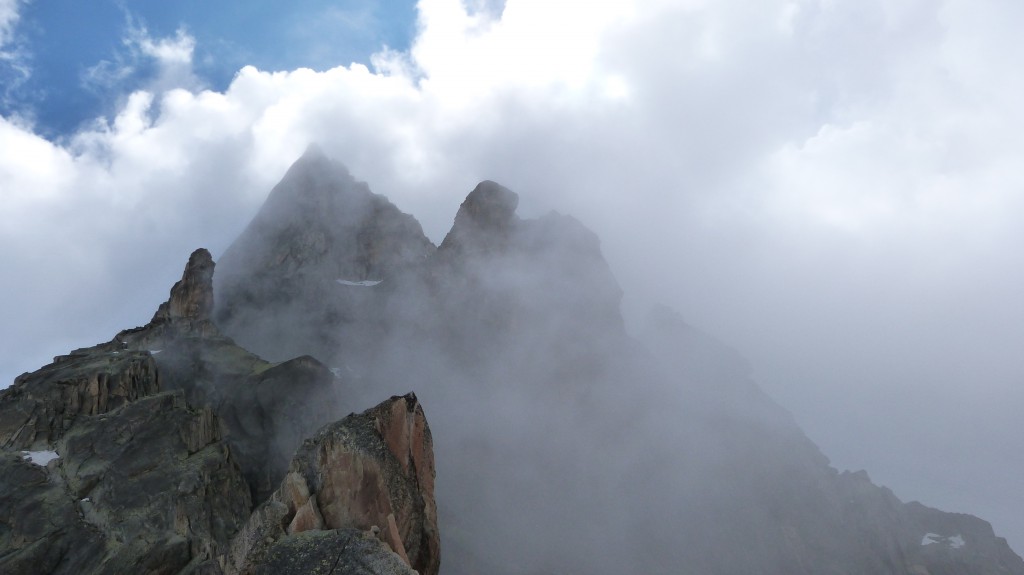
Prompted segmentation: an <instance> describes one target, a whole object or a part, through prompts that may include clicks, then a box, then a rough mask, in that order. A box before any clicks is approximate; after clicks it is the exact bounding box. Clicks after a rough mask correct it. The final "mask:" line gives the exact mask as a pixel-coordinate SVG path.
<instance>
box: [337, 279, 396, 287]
mask: <svg viewBox="0 0 1024 575" xmlns="http://www.w3.org/2000/svg"><path fill="white" fill-rule="evenodd" d="M336 281H337V282H338V283H340V284H341V285H343V286H359V287H373V286H375V285H377V284H379V283H380V282H382V281H384V280H360V281H351V280H336Z"/></svg>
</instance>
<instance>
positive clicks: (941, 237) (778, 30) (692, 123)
mask: <svg viewBox="0 0 1024 575" xmlns="http://www.w3.org/2000/svg"><path fill="white" fill-rule="evenodd" d="M481 6H482V5H481ZM481 6H475V8H476V9H473V10H471V9H467V7H466V5H465V4H464V3H461V2H458V1H456V0H423V1H421V2H420V4H419V11H420V15H419V32H418V36H417V38H416V40H415V42H414V43H413V45H412V47H411V49H410V50H409V51H408V52H395V51H382V52H381V53H379V54H378V55H376V56H375V57H374V59H373V61H372V66H373V67H372V68H368V67H366V66H363V65H360V64H353V65H349V66H339V67H335V68H332V69H327V70H324V71H321V72H315V71H313V70H309V69H296V70H291V71H278V72H268V71H263V70H258V69H256V68H253V67H246V68H243V69H241V70H239V71H238V73H237V75H236V76H235V78H234V80H233V81H232V82H231V84H230V86H228V88H227V89H226V90H224V91H223V92H217V91H211V90H206V89H203V87H202V84H201V82H200V81H199V80H198V79H196V78H195V76H194V73H193V71H192V68H191V57H192V53H193V51H194V49H195V40H194V39H192V38H191V37H190V36H189V35H188V34H187V32H185V31H184V30H182V31H179V32H178V33H177V34H176V35H174V36H172V37H170V38H153V37H151V36H150V35H149V34H148V33H147V32H146V30H145V28H144V27H135V28H132V29H130V31H129V33H128V34H127V35H126V55H125V57H124V60H123V61H119V62H118V61H115V62H114V63H112V64H110V66H111V70H108V71H107V72H112V76H111V78H112V80H111V81H110V85H111V86H121V87H122V88H123V87H124V86H125V85H126V84H125V83H123V82H121V79H122V77H121V76H118V73H116V72H117V71H118V70H121V69H125V67H129V68H131V70H130V73H135V68H134V66H137V65H138V63H139V62H149V63H151V64H153V65H154V66H155V70H156V71H155V73H153V74H151V75H150V76H147V78H148V81H146V82H143V83H142V84H141V85H142V88H141V89H138V90H135V91H133V92H131V93H129V94H127V95H126V96H125V98H124V99H123V102H122V103H121V104H120V105H119V107H118V108H117V110H116V113H114V114H111V116H110V117H109V118H106V119H102V120H101V121H98V122H96V123H94V124H92V125H90V126H88V127H86V128H85V129H83V130H82V131H80V132H78V133H77V134H75V135H73V136H72V137H69V138H67V139H66V140H62V141H60V142H53V141H48V140H46V139H44V138H42V137H40V136H38V135H36V134H34V133H33V132H32V130H31V128H30V127H28V126H26V125H24V123H19V121H18V120H17V119H16V118H13V117H6V118H2V119H0V149H3V150H4V154H2V155H0V201H2V204H3V205H4V216H5V222H4V225H3V226H0V265H2V266H3V269H4V270H5V276H6V277H11V278H16V281H11V282H6V283H5V285H4V287H3V288H0V289H2V292H0V301H2V302H3V303H2V304H0V305H2V306H3V313H4V317H6V318H8V320H7V322H6V326H7V327H6V328H5V329H6V333H8V334H12V335H10V336H9V337H10V340H12V341H16V342H17V344H16V345H11V346H6V349H5V350H4V351H3V356H2V358H0V372H2V373H5V374H7V375H6V379H7V380H10V379H11V378H12V377H13V375H15V374H16V373H17V372H20V371H23V370H29V369H35V368H36V367H38V366H39V365H41V364H43V363H45V362H46V361H48V356H51V355H55V354H57V353H63V352H65V351H67V350H68V349H70V348H72V347H75V346H80V345H87V344H91V343H94V342H95V341H97V340H101V339H106V338H107V337H109V336H110V335H111V334H113V333H115V332H116V331H117V330H119V329H121V328H124V327H126V326H129V325H135V324H141V323H144V322H145V321H146V320H147V319H148V317H149V315H150V314H151V313H152V311H153V309H155V305H156V303H157V302H160V301H163V300H164V299H165V298H166V293H167V290H168V289H169V286H170V285H171V284H172V283H173V282H174V281H175V280H176V279H177V278H176V275H177V274H178V273H179V272H180V265H181V263H182V262H184V261H185V259H186V258H187V255H188V253H189V252H190V251H191V250H192V249H193V248H195V247H198V246H201V245H202V246H207V247H209V248H211V249H212V250H213V252H214V254H215V255H219V254H220V253H222V252H223V250H224V248H225V247H226V246H227V244H228V242H230V241H231V239H232V238H233V237H234V236H235V235H236V234H237V233H238V232H239V231H240V230H241V229H242V227H243V226H244V225H245V223H246V222H247V221H248V219H249V218H250V217H251V216H252V214H253V213H254V211H255V209H256V208H257V207H258V205H259V203H260V201H262V198H263V197H264V196H265V194H266V193H267V191H268V190H269V189H270V187H271V186H272V185H273V183H274V182H275V181H276V180H277V179H278V178H280V176H281V175H282V174H283V172H284V170H285V169H286V167H287V166H288V165H289V164H290V163H291V162H292V161H293V160H294V159H295V158H296V157H297V156H298V155H299V154H301V152H302V151H303V150H304V149H305V147H306V146H307V144H308V143H309V142H314V141H315V142H318V143H319V144H320V145H321V147H322V148H323V149H324V150H325V151H326V152H327V153H328V154H329V155H331V156H333V157H335V158H338V159H339V160H341V161H343V162H345V163H346V164H347V165H348V166H349V168H350V169H351V171H352V173H353V174H355V175H356V176H357V177H359V178H361V179H365V180H367V181H368V182H369V183H370V185H371V187H372V188H373V189H374V191H376V192H378V193H383V194H386V195H388V196H389V197H391V198H392V199H393V200H394V201H395V202H396V203H397V204H398V205H399V206H400V207H401V208H402V209H404V210H405V211H408V212H411V213H413V214H415V215H416V216H417V218H419V219H420V220H421V221H422V222H423V224H424V228H425V230H426V231H427V233H428V234H429V235H430V236H431V237H432V238H433V239H434V240H435V241H438V240H440V238H441V237H442V236H443V234H444V232H445V231H447V228H448V226H449V225H450V224H451V219H452V217H453V215H454V213H455V210H456V209H457V207H458V205H459V203H460V202H461V200H462V198H463V196H464V194H465V193H467V192H468V191H469V190H470V189H472V187H473V185H474V184H475V183H476V182H477V181H478V180H481V179H485V178H489V179H494V180H497V181H500V182H502V183H503V184H505V185H506V186H508V187H510V188H512V189H514V190H516V191H517V192H519V193H520V195H521V196H522V202H521V209H522V211H524V212H525V215H537V214H540V213H543V212H545V211H547V210H549V209H557V210H559V211H562V212H568V213H572V214H573V215H575V216H577V217H578V218H579V219H580V220H582V221H583V222H585V223H586V224H587V225H589V226H590V227H592V228H593V229H595V231H597V233H598V234H599V235H600V236H601V237H602V240H603V249H604V251H605V254H606V255H607V256H608V258H609V259H610V261H611V263H612V266H613V269H614V270H615V272H616V273H617V275H618V276H619V279H620V282H621V283H622V285H623V287H624V289H625V291H626V293H627V296H628V297H629V298H630V300H629V301H628V302H627V311H630V310H632V309H639V308H640V307H642V304H644V303H646V302H650V301H662V302H667V303H670V304H672V305H673V306H674V307H676V308H678V309H680V310H681V311H682V312H683V313H684V315H685V316H686V317H687V318H688V319H689V320H690V321H692V322H693V323H695V324H697V325H700V326H701V327H703V328H705V329H707V330H709V331H711V332H713V333H715V334H717V335H719V336H721V337H722V338H723V339H725V340H726V341H729V342H730V343H732V344H733V345H735V346H736V347H738V348H739V349H741V350H742V351H743V352H744V353H745V354H747V355H748V356H749V357H750V358H751V359H752V363H753V364H754V366H755V372H756V373H757V374H758V376H759V377H760V379H761V381H762V382H763V383H764V385H765V386H766V387H767V388H768V389H769V391H770V392H771V393H772V394H774V395H775V396H776V397H777V398H779V399H780V400H781V403H783V404H784V405H787V406H788V407H790V408H791V409H793V410H794V411H795V412H796V415H797V418H798V420H800V422H801V423H802V424H803V425H804V426H805V427H806V428H807V430H808V431H809V433H810V435H811V437H812V438H813V439H814V440H816V441H818V442H819V443H821V444H822V445H823V447H824V450H825V451H826V453H829V454H830V455H831V456H832V457H833V459H834V460H835V461H836V462H837V465H839V466H841V467H855V468H856V467H867V468H868V469H869V470H870V471H871V473H872V477H875V478H876V479H879V480H881V481H882V482H883V483H888V484H890V485H891V486H893V487H894V488H895V489H896V492H897V494H898V495H900V496H902V497H908V498H920V499H922V500H924V501H925V502H926V503H929V504H933V505H939V506H945V507H951V508H954V510H961V511H971V512H976V513H978V514H980V515H983V516H986V518H988V519H991V520H993V521H994V523H995V524H996V528H997V531H1000V530H1008V529H1010V528H1011V526H1012V528H1013V529H1014V530H1015V531H1013V534H1012V536H1011V543H1012V544H1015V545H1017V547H1018V548H1019V547H1020V546H1022V545H1024V526H1022V525H1021V524H1020V523H1019V520H1017V519H1015V518H1013V517H1012V516H1011V515H1009V514H1007V512H1006V509H1013V508H1014V507H1013V505H1007V504H1006V501H1002V502H1000V501H992V500H991V499H988V498H987V495H986V493H987V492H992V493H1002V494H1007V495H1006V497H1010V496H1011V495H1012V493H1013V492H1014V490H1015V489H1016V488H1015V487H1010V484H1009V480H1007V479H1005V478H1006V477H1008V476H1014V477H1019V476H1020V475H1021V474H1024V469H1022V468H1021V467H1020V465H1019V464H1018V463H1013V461H1015V458H1013V457H1010V456H1009V455H1007V453H1008V452H1007V453H1002V452H1000V453H993V455H992V456H991V457H989V458H988V459H985V460H983V461H977V460H976V461H974V462H973V464H972V466H971V467H970V468H967V467H965V468H952V467H951V466H950V465H949V461H950V459H956V457H959V456H961V455H963V456H964V457H966V455H964V452H957V454H956V455H955V456H954V457H952V458H951V457H949V456H946V455H941V454H936V453H935V452H934V451H930V448H929V447H928V446H929V445H931V444H932V443H931V442H929V443H927V444H926V443H913V442H912V441H911V440H910V439H907V438H912V437H915V436H916V435H917V434H919V433H920V432H919V431H918V430H920V429H921V426H925V427H927V428H928V429H929V432H930V433H934V437H933V440H935V441H939V442H942V443H944V444H946V445H955V446H960V448H961V449H963V450H971V449H973V447H972V446H976V445H978V444H987V443H988V442H993V441H997V440H996V439H995V438H997V437H1003V438H1006V437H1016V436H1019V433H1017V432H1016V430H1015V429H1013V428H1012V427H1010V423H1009V422H1010V420H1011V419H1012V418H1009V417H1008V416H1007V413H1010V412H1014V410H1016V412H1019V411H1020V409H1021V408H1022V407H1024V397H1022V394H1021V392H1020V391H1019V385H1018V383H1019V381H1020V380H1021V377H1022V376H1024V365H1022V362H1021V361H1020V360H1019V359H1018V357H1019V356H1020V354H1019V350H1020V349H1021V347H1022V346H1024V331H1022V330H1024V328H1022V327H1021V326H1024V306H1022V305H1021V304H1019V303H1017V302H1018V301H1019V300H1020V298H1019V294H1020V293H1021V288H1022V287H1024V274H1022V273H1021V272H1020V271H1019V268H1020V266H1019V265H1016V260H1017V255H1016V252H1017V246H1019V245H1021V243H1022V240H1024V238H1022V237H1021V235H1022V232H1021V230H1020V226H1019V222H1017V221H1016V219H1017V218H1016V217H1015V215H1016V214H1020V213H1022V212H1021V209H1022V208H1024V206H1021V201H1022V200H1021V198H1022V197H1024V196H1022V194H1021V193H1020V191H1021V189H1022V184H1024V182H1022V176H1021V174H1020V170H1019V167H1018V164H1019V158H1020V157H1021V156H1022V152H1024V140H1022V137H1021V134H1024V117H1022V112H1021V110H1020V106H1019V101H1020V96H1021V94H1024V72H1021V71H1020V69H1019V66H1018V65H1017V62H1018V60H1019V58H1018V57H1017V56H1018V55H1019V54H1020V51H1021V49H1022V41H1021V39H1020V38H1019V35H1018V34H1017V31H1016V30H1015V29H1014V28H1013V26H1012V23H1013V22H1017V21H1020V18H1019V16H1021V15H1022V14H1021V10H1022V8H1020V7H1018V6H1017V4H1015V3H1013V2H1009V1H1000V0H983V1H981V2H965V1H961V0H948V1H946V2H943V3H932V2H922V1H917V0H901V1H898V2H880V1H867V2H853V1H824V0H769V1H766V2H760V3H757V5H756V6H752V5H751V4H750V3H749V2H740V1H738V0H727V1H720V2H705V1H701V0H688V1H668V0H661V1H659V0H650V1H641V0H636V1H632V2H609V3H593V2H588V3H574V2H560V3H551V2H540V1H531V0H518V1H517V0H509V1H508V2H506V3H505V4H504V6H503V7H501V8H502V9H497V8H496V6H497V5H496V4H494V5H490V4H489V5H488V6H487V7H484V8H487V9H483V8H481ZM11 7H14V8H11ZM16 7H17V3H11V2H10V1H7V2H5V3H0V23H5V22H15V21H16V20H10V19H8V20H3V17H4V16H3V15H4V14H7V13H9V10H13V9H16ZM4 9H8V12H5V11H4ZM15 13H16V12H15ZM5 26H6V27H5ZM11 26H13V24H10V25H7V24H3V25H0V30H3V31H4V32H2V34H4V36H2V37H4V38H9V37H10V36H9V34H11V32H9V30H12V29H13V28H11ZM103 73H106V72H104V71H103V70H99V71H97V76H98V77H102V75H103ZM101 84H102V82H101ZM133 322H134V323H133ZM55 334H58V335H55ZM922 398H926V399H922ZM965 402H966V403H969V404H970V405H971V406H972V409H973V410H974V413H977V416H973V415H970V414H965V413H964V411H963V406H964V405H965ZM851 406H855V407H856V408H854V407H851ZM918 411H923V412H924V413H925V414H926V415H927V417H928V418H930V421H931V422H938V421H951V422H956V423H957V424H956V425H937V424H936V425H933V424H932V423H930V422H922V421H920V420H917V419H915V418H913V417H911V414H914V413H916V412H918ZM1000 441H1002V440H1000ZM1007 442H1008V443H1012V442H1009V440H1007ZM866 446H878V449H869V448H868V447H866ZM888 447H892V448H891V449H886V448H888ZM1014 447H1016V448H1019V447H1020V446H1019V445H1018V446H1014V445H1008V446H1007V449H1010V448H1014ZM979 457H980V456H979ZM978 469H982V470H983V471H982V472H981V473H978ZM979 476H981V477H990V478H991V480H990V482H987V483H986V482H985V481H986V480H980V479H977V478H978V477H979ZM936 478H937V479H936ZM950 485H955V486H956V488H955V489H954V488H952V487H950ZM1018 507H1019V506H1018Z"/></svg>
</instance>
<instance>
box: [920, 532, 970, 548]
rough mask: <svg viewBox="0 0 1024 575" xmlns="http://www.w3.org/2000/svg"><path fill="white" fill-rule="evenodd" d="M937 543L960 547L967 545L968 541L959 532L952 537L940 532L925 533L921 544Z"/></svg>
mask: <svg viewBox="0 0 1024 575" xmlns="http://www.w3.org/2000/svg"><path fill="white" fill-rule="evenodd" d="M935 543H940V544H942V545H948V546H949V547H950V548H952V549H960V548H961V547H963V546H964V545H967V542H966V541H964V538H963V536H962V535H960V534H959V533H958V534H956V535H954V536H952V537H947V536H945V535H939V534H938V533H925V534H924V537H923V538H922V539H921V545H922V546H924V545H932V544H935Z"/></svg>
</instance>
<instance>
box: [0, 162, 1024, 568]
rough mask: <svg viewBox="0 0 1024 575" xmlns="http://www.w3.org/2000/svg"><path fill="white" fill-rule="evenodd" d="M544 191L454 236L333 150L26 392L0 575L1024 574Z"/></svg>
mask: <svg viewBox="0 0 1024 575" xmlns="http://www.w3.org/2000/svg"><path fill="white" fill-rule="evenodd" d="M517 206H518V196H517V195H516V193H515V192H513V191H511V190H509V189H507V188H505V187H503V186H502V185H500V184H498V183H495V182H490V181H485V182H481V183H480V184H479V185H477V186H476V187H475V188H474V189H472V190H471V191H470V192H469V194H468V196H467V197H466V200H465V201H464V202H463V203H462V205H461V206H460V207H459V208H458V211H457V213H456V215H455V217H454V222H453V225H452V228H451V231H450V232H449V233H448V234H447V236H446V237H445V238H444V239H443V241H442V242H441V243H440V245H438V246H435V245H434V244H433V243H431V242H430V241H429V240H428V239H427V238H426V237H425V236H424V235H423V232H422V229H421V227H420V225H419V224H418V223H417V222H416V220H415V219H414V218H413V217H412V216H410V215H408V214H405V213H403V212H401V210H399V208H398V207H396V206H395V205H393V204H392V203H391V202H389V201H388V200H387V199H386V198H384V197H382V196H379V195H376V194H374V193H372V192H371V191H370V189H369V187H368V186H367V185H366V184H365V183H362V182H359V181H357V180H356V179H355V178H354V177H353V176H352V175H351V174H350V173H349V172H348V170H347V169H345V168H344V167H343V166H342V165H340V164H338V163H336V162H334V161H332V160H330V159H329V158H327V157H325V156H324V155H323V154H322V153H320V152H319V151H317V150H315V149H312V150H310V151H309V152H307V154H306V155H305V156H303V157H302V158H301V159H299V161H297V162H296V163H295V165H294V166H292V168H291V169H290V170H289V171H288V173H287V174H286V175H285V177H284V179H283V180H282V181H281V183H280V184H278V185H277V186H276V187H275V188H274V189H273V190H272V191H271V193H270V195H269V197H268V199H267V201H266V203H265V204H264V206H263V207H262V208H261V209H260V211H259V213H258V214H257V215H256V216H255V218H254V219H253V221H252V222H251V223H250V225H249V226H248V228H247V229H246V230H245V231H244V232H243V233H242V235H241V236H239V238H238V239H237V240H236V241H235V242H234V244H233V245H232V246H231V247H230V248H229V249H228V250H227V251H226V252H225V253H224V255H223V256H222V257H221V258H220V260H219V261H218V262H217V263H216V265H215V263H214V261H213V258H212V257H211V254H210V253H208V252H207V251H206V250H197V251H196V252H195V253H193V254H192V256H191V257H190V258H189V261H188V263H187V265H186V267H185V272H184V274H183V276H182V279H181V281H179V282H178V283H176V284H175V285H174V286H173V287H172V289H171V293H170V296H169V298H168V301H167V302H165V303H163V304H161V305H160V306H159V307H158V309H157V311H156V313H155V314H154V316H153V318H152V320H151V321H150V322H149V323H148V324H146V325H145V326H142V327H138V328H134V329H129V330H125V331H122V332H120V333H118V334H116V335H115V336H114V338H113V339H111V340H110V341H109V342H106V343H102V344H99V345H96V346H93V347H90V348H84V349H79V350H75V351H72V352H70V353H69V354H68V355H65V356H60V357H57V358H55V359H54V362H53V363H52V364H50V365H48V366H44V367H43V368H41V369H40V370H38V371H36V372H34V373H28V374H24V375H22V376H20V377H18V378H17V380H16V381H15V382H14V384H13V385H12V386H11V387H10V388H8V389H6V390H3V391H2V392H0V446H2V447H3V453H2V457H0V467H2V469H0V572H2V573H168V574H170V573H202V574H217V573H231V574H233V573H267V574H270V573H283V574H290V573H324V574H328V573H355V574H371V573H388V574H390V573H413V572H416V573H420V574H421V575H424V574H435V573H446V574H452V575H458V574H464V573H466V574H468V573H485V572H486V573H498V574H506V573H507V574H545V573H566V572H583V571H586V572H592V573H616V574H618V573H687V574H695V575H704V574H707V575H712V574H730V575H731V574H741V573H742V574H754V575H757V574H764V575H775V574H778V575H783V574H785V575H802V574H807V575H809V574H827V575H832V574H834V575H854V574H872V575H875V574H883V575H884V574H899V575H904V574H905V575H952V574H965V573H970V574H981V575H989V574H991V575H996V574H1000V575H1004V574H1007V575H1014V574H1024V561H1022V560H1021V558H1020V557H1019V556H1017V555H1016V554H1015V553H1014V552H1013V551H1012V550H1011V549H1010V548H1009V546H1008V545H1007V543H1006V541H1005V540H1004V539H1001V538H1000V537H998V536H996V534H995V533H993V531H992V528H991V526H990V525H989V524H988V523H986V522H985V521H983V520H981V519H978V518H976V517H973V516H970V515H964V514H958V513H947V512H943V511H939V510H936V509H932V508H929V507H926V506H925V505H922V504H920V503H917V502H910V503H904V502H902V501H900V500H899V499H898V498H897V497H896V496H895V495H894V494H893V493H892V492H891V491H889V490H888V489H886V488H885V487H882V486H878V485H875V484H874V483H873V482H872V481H871V480H870V478H869V477H868V475H867V473H865V472H863V471H859V472H849V471H843V472H839V471H838V470H836V469H834V468H833V467H831V466H830V464H829V461H828V459H827V458H826V457H825V456H824V455H823V454H822V453H821V452H820V451H819V450H818V448H817V447H816V446H815V445H814V443H813V442H812V441H811V440H810V439H809V438H807V437H806V436H805V435H804V433H803V432H802V431H801V430H800V428H799V427H798V426H797V425H796V424H795V422H794V421H793V419H792V417H791V416H790V415H789V414H788V413H787V412H786V411H785V410H784V409H783V408H782V407H781V406H779V405H778V404H777V403H775V402H774V401H773V400H772V399H771V398H770V397H768V396H767V395H766V394H765V393H764V392H763V391H762V390H761V389H760V388H759V387H758V386H757V384H756V383H755V382H754V381H753V380H752V379H751V377H750V372H749V369H748V367H747V365H746V362H745V361H744V360H743V359H742V357H740V356H739V354H738V353H737V352H735V351H734V350H732V349H731V348H730V347H729V346H728V345H727V344H725V343H722V342H719V341H717V340H715V339H714V338H713V337H711V336H709V335H707V334H705V333H703V332H701V331H700V330H699V329H697V328H695V327H693V326H691V325H689V324H687V323H686V321H684V319H683V318H682V317H680V316H679V315H678V314H677V313H675V312H674V311H672V310H671V309H667V308H658V309H655V310H653V311H652V313H651V315H650V317H649V318H648V321H647V322H646V323H645V324H644V325H641V326H638V327H637V329H635V330H632V332H630V331H627V329H626V327H625V325H624V322H623V319H622V316H621V313H620V310H619V304H620V299H621V297H622V292H621V290H620V288H619V285H618V283H617V281H616V280H615V277H614V275H613V273H612V271H611V269H610V268H609V266H608V264H607V263H606V262H605V260H604V258H603V256H602V253H601V244H600V240H599V239H598V237H597V236H596V235H595V234H594V233H593V232H591V231H590V230H588V229H587V228H586V227H585V226H584V225H583V224H581V223H580V222H579V221H577V220H575V219H573V218H572V217H569V216H565V215H560V214H555V213H552V214H549V215H546V216H543V217H541V218H537V219H525V218H521V217H520V216H519V215H518V214H517V211H516V210H517ZM215 272H216V273H215ZM413 389H414V390H415V394H413V393H406V392H407V391H408V390H413ZM396 391H397V392H398V393H403V395H392V394H393V393H395V392H396ZM384 398H388V399H384ZM382 399H383V401H382ZM371 405H375V407H371V408H370V409H365V408H366V407H367V406H371ZM426 411H429V413H430V417H431V423H430V425H428V424H427V420H426V417H425V412H426ZM346 413H349V415H347V416H344V414H346ZM435 469H436V478H435ZM442 539H443V542H444V545H443V548H444V560H443V561H442V560H441V559H442V554H441V550H442Z"/></svg>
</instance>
